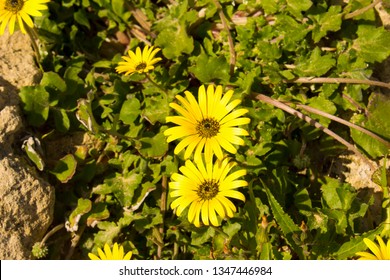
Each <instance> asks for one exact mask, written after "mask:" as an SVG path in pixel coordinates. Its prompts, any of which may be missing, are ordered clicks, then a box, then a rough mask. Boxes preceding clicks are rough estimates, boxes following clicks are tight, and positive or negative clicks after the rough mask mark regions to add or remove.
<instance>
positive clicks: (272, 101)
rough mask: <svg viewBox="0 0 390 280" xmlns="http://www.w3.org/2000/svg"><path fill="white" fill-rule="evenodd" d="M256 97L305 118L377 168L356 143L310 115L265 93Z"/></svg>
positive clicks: (373, 167)
mask: <svg viewBox="0 0 390 280" xmlns="http://www.w3.org/2000/svg"><path fill="white" fill-rule="evenodd" d="M256 99H258V100H260V101H263V102H266V103H268V104H271V105H273V106H275V107H278V108H279V109H282V110H284V111H286V112H287V113H290V114H291V115H294V116H297V117H298V118H300V119H302V120H304V121H305V122H307V123H309V124H310V125H312V126H314V127H316V128H318V129H320V130H322V131H323V132H324V133H326V134H328V135H329V136H331V137H332V138H334V139H335V140H337V141H338V142H340V143H341V144H343V145H344V146H346V147H347V149H348V150H350V151H352V152H354V153H355V154H356V155H357V156H359V157H360V158H361V159H362V160H363V161H365V162H366V163H367V164H368V165H369V166H370V168H371V170H375V166H374V165H373V164H372V163H371V162H370V161H369V160H368V159H367V158H366V157H365V156H364V155H363V154H362V153H360V152H359V150H358V149H357V148H356V147H355V146H354V145H352V144H351V143H349V142H348V141H346V140H344V139H343V138H341V137H340V136H339V135H337V134H336V133H334V132H333V131H331V130H330V129H328V128H326V127H324V126H323V125H322V124H320V123H319V122H317V121H315V120H313V119H312V118H310V117H309V116H307V115H304V114H303V113H301V112H299V111H297V110H295V109H293V108H291V107H290V106H288V105H286V104H284V103H282V102H280V101H277V100H275V99H272V98H270V97H268V96H266V95H264V94H257V96H256Z"/></svg>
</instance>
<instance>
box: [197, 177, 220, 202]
mask: <svg viewBox="0 0 390 280" xmlns="http://www.w3.org/2000/svg"><path fill="white" fill-rule="evenodd" d="M218 192H219V185H218V183H217V182H216V181H215V180H214V179H213V180H209V181H204V182H203V183H202V184H201V185H200V186H199V188H198V191H197V194H198V196H199V197H200V198H201V199H202V200H209V199H212V198H214V197H216V196H217V194H218Z"/></svg>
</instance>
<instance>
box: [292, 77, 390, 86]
mask: <svg viewBox="0 0 390 280" xmlns="http://www.w3.org/2000/svg"><path fill="white" fill-rule="evenodd" d="M285 82H286V83H295V84H362V85H370V86H378V87H385V88H389V89H390V84H389V83H384V82H380V81H373V80H359V79H351V78H329V77H300V78H297V79H295V80H287V81H285Z"/></svg>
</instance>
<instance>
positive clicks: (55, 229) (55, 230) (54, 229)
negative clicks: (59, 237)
mask: <svg viewBox="0 0 390 280" xmlns="http://www.w3.org/2000/svg"><path fill="white" fill-rule="evenodd" d="M63 227H64V224H59V225H57V226H55V227H54V228H52V229H51V230H50V231H49V232H48V233H46V235H45V236H44V237H43V239H42V241H41V246H43V245H44V244H45V243H46V241H47V240H48V239H49V237H50V236H52V235H53V234H54V233H56V232H57V231H59V230H60V229H62V228H63Z"/></svg>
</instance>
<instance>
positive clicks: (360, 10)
mask: <svg viewBox="0 0 390 280" xmlns="http://www.w3.org/2000/svg"><path fill="white" fill-rule="evenodd" d="M380 2H382V0H375V1H374V2H372V3H371V4H370V5H368V6H366V7H363V8H361V9H358V10H356V11H353V12H351V13H349V14H346V15H345V16H344V19H351V18H353V17H356V16H359V15H361V14H364V13H365V12H367V11H368V10H369V9H372V8H374V7H375V6H376V5H378V4H379V3H380Z"/></svg>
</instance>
